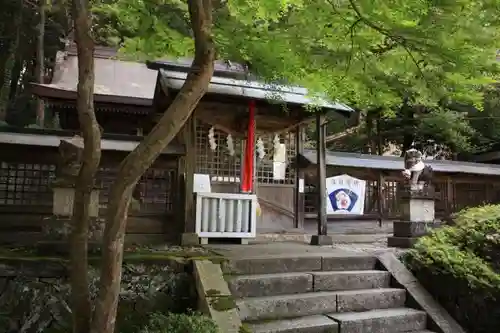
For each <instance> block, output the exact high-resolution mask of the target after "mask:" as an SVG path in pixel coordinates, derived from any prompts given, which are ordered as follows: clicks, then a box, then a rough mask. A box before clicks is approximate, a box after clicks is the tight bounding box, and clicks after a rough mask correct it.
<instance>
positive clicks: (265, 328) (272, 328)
mask: <svg viewBox="0 0 500 333" xmlns="http://www.w3.org/2000/svg"><path fill="white" fill-rule="evenodd" d="M243 325H244V326H247V327H249V328H251V331H252V332H256V333H268V332H269V333H270V332H280V330H279V327H280V326H284V330H290V329H293V330H294V332H300V330H301V329H311V328H322V327H329V328H332V329H334V328H335V329H336V331H338V326H339V324H338V323H337V322H336V321H335V320H333V319H331V318H330V317H328V316H326V315H310V316H303V317H295V318H284V319H276V320H268V321H262V322H259V321H257V322H244V323H243Z"/></svg>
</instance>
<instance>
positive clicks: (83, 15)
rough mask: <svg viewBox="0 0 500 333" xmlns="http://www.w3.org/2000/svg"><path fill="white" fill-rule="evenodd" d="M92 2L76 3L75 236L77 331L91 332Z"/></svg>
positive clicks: (96, 139)
mask: <svg viewBox="0 0 500 333" xmlns="http://www.w3.org/2000/svg"><path fill="white" fill-rule="evenodd" d="M89 7H90V4H89V0H73V20H74V26H75V32H76V34H75V36H76V44H77V51H78V86H77V110H78V121H79V123H80V128H81V132H82V136H83V142H84V148H83V158H82V166H81V168H80V172H79V174H78V178H77V181H76V187H75V202H74V208H73V221H72V223H73V229H72V233H71V239H70V242H71V245H70V247H71V272H70V275H71V276H70V277H71V288H72V310H73V332H74V333H89V331H90V321H91V302H90V295H89V279H88V275H87V271H88V260H87V246H88V244H87V241H88V230H89V219H90V217H89V206H90V196H91V193H92V190H93V188H94V182H95V174H96V172H97V169H98V167H99V162H100V159H101V132H100V128H99V124H98V123H97V120H96V117H95V113H94V41H93V40H92V37H91V35H90V33H91V16H90V11H89Z"/></svg>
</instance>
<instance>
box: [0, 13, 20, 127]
mask: <svg viewBox="0 0 500 333" xmlns="http://www.w3.org/2000/svg"><path fill="white" fill-rule="evenodd" d="M14 15H16V16H15V19H14V30H15V31H16V32H15V36H14V40H13V41H12V43H11V45H10V49H9V55H8V57H7V60H6V61H5V67H4V72H3V78H1V79H2V81H1V82H0V121H5V118H6V117H7V109H8V107H9V96H10V83H11V75H12V68H13V67H14V64H15V62H16V55H17V53H18V51H19V45H20V39H21V30H22V21H23V10H22V8H20V9H19V12H18V13H15V14H14Z"/></svg>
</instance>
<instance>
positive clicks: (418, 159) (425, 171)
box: [403, 148, 432, 186]
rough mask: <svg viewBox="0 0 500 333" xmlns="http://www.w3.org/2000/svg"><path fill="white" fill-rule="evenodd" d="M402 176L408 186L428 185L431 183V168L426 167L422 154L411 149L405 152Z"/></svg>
mask: <svg viewBox="0 0 500 333" xmlns="http://www.w3.org/2000/svg"><path fill="white" fill-rule="evenodd" d="M404 164H405V165H404V170H403V176H404V177H405V179H406V180H407V181H408V183H409V184H410V185H417V184H423V185H424V186H425V185H429V184H430V183H431V181H432V167H431V166H430V165H426V164H425V163H424V160H423V155H422V152H420V151H419V150H417V149H414V148H411V149H409V150H407V151H406V152H405V156H404Z"/></svg>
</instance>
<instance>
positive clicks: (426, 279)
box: [404, 205, 500, 333]
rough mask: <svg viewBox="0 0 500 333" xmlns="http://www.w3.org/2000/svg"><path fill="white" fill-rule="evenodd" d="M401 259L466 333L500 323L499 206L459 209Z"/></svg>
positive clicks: (486, 332) (490, 332)
mask: <svg viewBox="0 0 500 333" xmlns="http://www.w3.org/2000/svg"><path fill="white" fill-rule="evenodd" d="M455 222H456V223H455V225H453V226H448V227H443V228H441V229H437V230H435V231H433V232H432V233H431V234H430V235H428V236H426V237H422V238H421V239H420V240H419V241H418V242H417V244H416V245H415V247H414V248H413V249H412V250H410V251H409V252H408V253H407V254H406V255H405V257H404V260H405V262H406V263H407V265H408V266H409V267H410V269H411V270H412V271H413V272H414V273H415V275H416V276H417V277H418V278H419V280H420V282H421V283H422V284H423V285H424V286H425V287H426V288H427V290H428V291H429V292H430V293H431V294H432V295H433V296H434V297H435V298H436V299H437V300H438V301H439V302H440V303H441V304H442V305H443V306H444V307H445V308H446V309H447V310H448V311H449V312H450V314H451V315H452V316H454V317H455V319H457V321H458V322H459V323H460V324H461V325H462V326H463V327H464V328H465V329H467V330H468V331H470V332H474V333H494V332H497V331H498V327H500V302H499V301H500V205H487V206H482V207H476V208H470V209H467V210H464V211H461V212H460V213H459V214H457V216H456V218H455Z"/></svg>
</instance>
